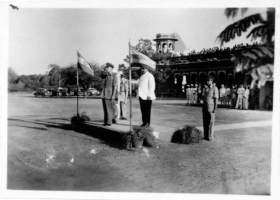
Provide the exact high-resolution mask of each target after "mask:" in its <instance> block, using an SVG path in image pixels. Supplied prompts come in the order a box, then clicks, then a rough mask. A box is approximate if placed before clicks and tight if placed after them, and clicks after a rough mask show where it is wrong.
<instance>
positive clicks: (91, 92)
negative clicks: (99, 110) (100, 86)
mask: <svg viewBox="0 0 280 200" xmlns="http://www.w3.org/2000/svg"><path fill="white" fill-rule="evenodd" d="M87 94H88V95H89V96H98V95H100V92H99V91H98V90H97V89H95V88H89V89H88V91H87Z"/></svg>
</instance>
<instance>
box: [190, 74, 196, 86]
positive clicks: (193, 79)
mask: <svg viewBox="0 0 280 200" xmlns="http://www.w3.org/2000/svg"><path fill="white" fill-rule="evenodd" d="M196 81H197V75H196V74H195V73H193V74H192V75H191V84H194V83H196Z"/></svg>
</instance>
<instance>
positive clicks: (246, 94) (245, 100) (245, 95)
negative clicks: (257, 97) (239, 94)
mask: <svg viewBox="0 0 280 200" xmlns="http://www.w3.org/2000/svg"><path fill="white" fill-rule="evenodd" d="M249 89H250V86H247V87H246V89H245V91H244V93H243V105H242V106H243V109H245V110H248V99H249V95H250V90H249Z"/></svg>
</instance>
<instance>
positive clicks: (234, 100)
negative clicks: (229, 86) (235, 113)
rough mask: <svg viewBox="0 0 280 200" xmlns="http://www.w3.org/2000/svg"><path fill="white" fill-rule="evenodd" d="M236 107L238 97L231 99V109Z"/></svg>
mask: <svg viewBox="0 0 280 200" xmlns="http://www.w3.org/2000/svg"><path fill="white" fill-rule="evenodd" d="M235 105H236V97H232V98H231V108H234V106H235Z"/></svg>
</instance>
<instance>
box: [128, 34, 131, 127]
mask: <svg viewBox="0 0 280 200" xmlns="http://www.w3.org/2000/svg"><path fill="white" fill-rule="evenodd" d="M128 45H129V54H128V55H129V96H130V99H129V101H130V102H129V108H130V109H129V120H130V122H129V123H130V125H129V127H130V128H129V131H130V132H131V131H132V122H131V118H132V96H131V64H130V40H129V44H128Z"/></svg>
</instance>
